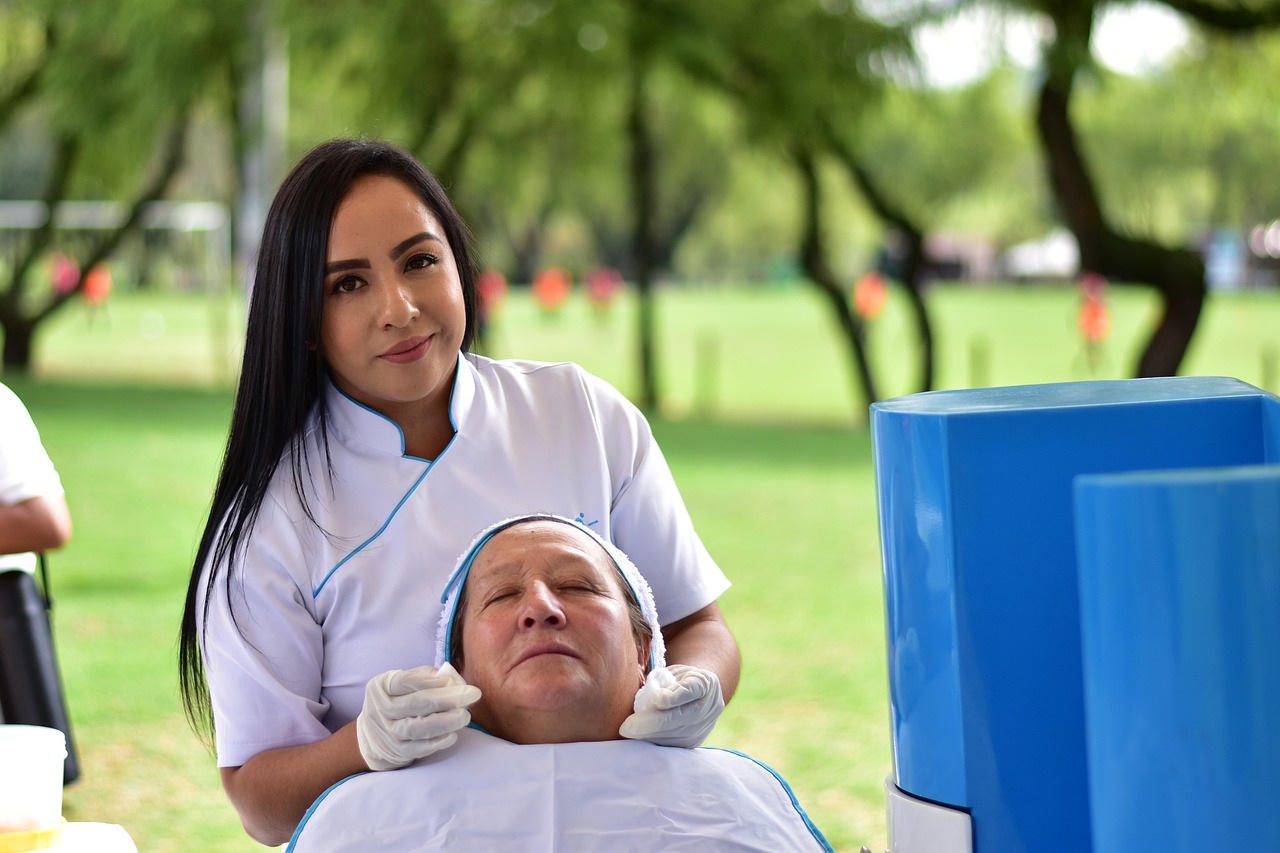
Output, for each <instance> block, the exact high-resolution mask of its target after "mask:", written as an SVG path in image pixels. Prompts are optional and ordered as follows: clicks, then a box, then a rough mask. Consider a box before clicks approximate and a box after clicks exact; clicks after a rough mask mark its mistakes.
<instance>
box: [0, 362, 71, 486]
mask: <svg viewBox="0 0 1280 853" xmlns="http://www.w3.org/2000/svg"><path fill="white" fill-rule="evenodd" d="M62 494H63V490H62V480H61V479H59V477H58V472H57V469H55V468H54V467H53V462H52V461H51V460H50V459H49V454H48V453H47V452H46V451H45V449H44V445H43V444H41V443H40V433H39V431H38V430H37V429H36V425H35V423H34V422H33V421H32V420H31V415H30V414H29V413H28V412H27V407H26V406H24V405H23V404H22V401H21V400H19V399H18V396H17V395H16V394H14V393H13V391H11V390H9V388H8V387H7V386H5V385H0V505H4V506H13V505H15V504H20V503H22V502H23V501H26V500H30V499H31V498H36V497H61V496H62Z"/></svg>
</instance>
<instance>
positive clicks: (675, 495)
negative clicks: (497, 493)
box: [582, 372, 729, 625]
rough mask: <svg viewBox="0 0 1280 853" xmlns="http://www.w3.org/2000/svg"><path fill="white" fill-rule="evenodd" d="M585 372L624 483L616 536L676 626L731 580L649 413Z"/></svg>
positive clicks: (617, 502) (613, 523)
mask: <svg viewBox="0 0 1280 853" xmlns="http://www.w3.org/2000/svg"><path fill="white" fill-rule="evenodd" d="M582 375H583V376H584V381H585V382H586V383H587V388H588V392H589V395H590V398H591V400H592V405H594V406H595V407H596V409H597V411H596V420H597V423H599V424H601V436H600V438H601V441H602V442H603V443H604V446H605V453H606V456H607V458H608V464H609V467H610V469H611V470H612V471H613V472H614V477H615V482H616V483H617V491H616V493H615V495H614V500H613V507H612V509H611V512H610V536H611V538H612V540H613V542H614V544H616V545H617V546H618V547H619V548H621V549H622V551H623V552H624V553H625V554H626V555H627V556H628V557H630V558H631V561H632V562H633V563H635V565H636V568H638V569H639V570H640V573H641V574H643V575H644V576H645V579H646V580H647V581H648V582H649V586H650V587H651V588H652V589H653V595H654V598H655V600H656V601H657V605H658V617H659V619H660V621H661V622H662V624H663V625H669V624H671V623H672V622H675V621H677V620H679V619H682V618H684V617H685V616H688V615H689V614H691V613H694V612H696V611H698V610H701V609H702V608H703V607H706V606H707V605H709V604H711V603H713V602H714V601H715V600H716V599H717V598H719V597H720V595H721V594H723V593H724V591H725V590H726V589H728V588H729V580H728V578H726V577H725V575H724V572H722V571H721V570H720V567H719V566H718V565H716V562H715V560H713V559H712V557H711V555H710V554H709V553H708V552H707V549H706V547H705V546H704V545H703V544H702V540H701V539H700V538H699V537H698V534H697V531H696V530H694V526H693V520H692V519H691V518H690V516H689V511H688V509H687V507H686V506H685V503H684V499H683V498H682V497H681V495H680V490H679V489H678V488H677V486H676V482H675V478H674V477H673V476H672V474H671V469H670V468H669V467H668V465H667V460H666V458H665V457H664V456H663V455H662V450H661V449H660V448H659V447H658V443H657V441H655V440H654V437H653V432H652V431H651V429H650V427H649V423H648V421H647V420H645V417H644V415H643V414H642V413H641V412H640V410H639V409H637V408H636V407H635V406H634V405H633V404H632V403H631V402H630V401H629V400H627V399H626V398H625V397H624V396H622V394H621V393H620V392H618V391H617V390H616V389H614V388H613V387H612V386H610V385H609V384H607V383H606V382H604V381H603V380H601V379H598V378H596V377H593V376H591V375H590V374H587V373H585V372H584V373H583V374H582Z"/></svg>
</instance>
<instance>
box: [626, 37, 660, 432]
mask: <svg viewBox="0 0 1280 853" xmlns="http://www.w3.org/2000/svg"><path fill="white" fill-rule="evenodd" d="M637 17H639V16H637ZM634 26H635V28H636V29H637V30H638V29H640V28H641V27H643V26H644V24H643V22H642V21H639V20H638V21H636V23H635V24H634ZM633 38H634V39H635V42H637V43H636V44H633V50H632V57H631V75H630V81H629V89H630V91H629V95H628V105H627V140H628V144H629V147H630V183H631V202H632V213H633V217H634V218H633V219H632V228H631V255H632V259H633V260H634V262H635V282H636V294H637V297H638V313H637V320H638V323H639V328H638V330H637V335H636V338H637V343H638V345H639V353H638V355H639V364H640V408H642V409H644V410H645V411H647V412H656V411H658V408H659V403H660V401H659V397H658V377H657V366H656V364H655V362H654V345H653V336H654V304H653V302H654V300H653V270H654V267H653V260H654V259H653V245H654V240H653V231H654V211H655V206H656V184H657V180H656V176H655V174H654V151H653V136H652V129H651V128H650V127H649V116H648V104H647V103H646V101H645V97H646V91H645V90H646V82H647V77H648V63H649V61H650V58H649V56H650V55H649V50H648V48H647V46H645V45H644V44H643V39H642V36H640V35H638V34H637V35H635V36H633Z"/></svg>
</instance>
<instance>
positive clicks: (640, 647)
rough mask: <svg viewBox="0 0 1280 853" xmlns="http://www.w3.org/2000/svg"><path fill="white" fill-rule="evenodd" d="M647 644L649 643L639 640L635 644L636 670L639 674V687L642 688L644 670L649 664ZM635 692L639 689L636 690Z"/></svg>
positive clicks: (645, 640)
mask: <svg viewBox="0 0 1280 853" xmlns="http://www.w3.org/2000/svg"><path fill="white" fill-rule="evenodd" d="M649 643H650V641H649V640H647V639H644V638H640V639H639V640H637V642H636V669H637V671H638V672H639V674H640V686H641V687H643V686H644V676H645V669H646V668H647V667H648V664H649ZM636 689H637V690H638V689H639V688H636Z"/></svg>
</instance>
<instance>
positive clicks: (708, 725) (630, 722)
mask: <svg viewBox="0 0 1280 853" xmlns="http://www.w3.org/2000/svg"><path fill="white" fill-rule="evenodd" d="M632 707H633V708H634V710H635V713H634V714H632V715H631V716H629V717H627V718H626V720H624V721H623V723H622V728H621V729H620V730H619V731H618V734H620V735H622V736H623V737H625V738H632V739H634V740H647V741H649V742H651V743H656V744H658V745H659V746H684V747H694V746H697V745H698V744H700V743H702V742H703V741H704V740H706V739H707V735H709V734H711V730H712V729H713V728H715V725H716V720H717V719H718V718H719V717H720V712H721V711H723V710H724V696H723V694H721V692H720V679H719V677H718V676H717V675H716V674H715V673H714V672H711V671H709V670H705V669H698V667H696V666H685V665H684V664H678V663H674V664H672V665H671V666H667V667H657V668H656V669H653V670H651V671H650V672H649V675H648V676H647V677H646V678H645V680H644V686H643V687H641V688H640V691H639V692H638V693H636V701H635V703H634V705H633V706H632Z"/></svg>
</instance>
